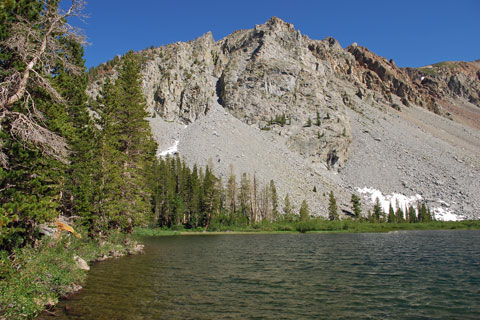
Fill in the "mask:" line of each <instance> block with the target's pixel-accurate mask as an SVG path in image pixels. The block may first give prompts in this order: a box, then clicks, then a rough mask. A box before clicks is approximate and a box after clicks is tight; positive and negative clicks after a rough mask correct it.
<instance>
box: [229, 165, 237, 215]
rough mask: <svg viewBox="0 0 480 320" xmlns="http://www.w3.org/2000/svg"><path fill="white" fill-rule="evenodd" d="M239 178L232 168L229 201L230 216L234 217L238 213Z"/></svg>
mask: <svg viewBox="0 0 480 320" xmlns="http://www.w3.org/2000/svg"><path fill="white" fill-rule="evenodd" d="M236 198H237V177H236V176H235V173H234V172H233V167H232V166H230V177H229V178H228V182H227V199H228V203H229V210H230V215H231V216H234V215H235V213H236V212H237V201H236V200H237V199H236Z"/></svg>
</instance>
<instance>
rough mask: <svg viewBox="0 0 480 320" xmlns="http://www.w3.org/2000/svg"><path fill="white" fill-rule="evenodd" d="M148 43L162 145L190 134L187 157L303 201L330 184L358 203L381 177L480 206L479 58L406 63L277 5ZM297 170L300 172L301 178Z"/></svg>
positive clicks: (381, 186) (152, 104)
mask: <svg viewBox="0 0 480 320" xmlns="http://www.w3.org/2000/svg"><path fill="white" fill-rule="evenodd" d="M138 55H139V57H141V59H142V61H143V67H142V70H143V71H142V74H143V77H144V79H143V90H144V94H145V97H146V100H147V104H148V106H149V108H150V110H151V112H152V113H155V114H156V117H155V118H152V119H150V121H151V124H152V128H153V131H154V133H155V135H156V137H157V141H158V142H159V144H160V149H161V150H165V149H167V148H168V147H171V146H172V145H173V143H174V142H175V141H178V142H177V146H178V151H179V153H180V155H181V156H184V157H185V158H186V159H187V162H190V164H193V163H198V164H200V165H207V164H208V163H209V162H210V163H212V162H213V163H214V166H215V170H216V171H217V172H218V174H219V175H220V176H221V177H223V178H224V181H226V180H227V179H226V178H228V175H229V174H230V171H231V170H230V165H233V166H236V167H238V168H236V170H235V171H236V174H237V176H240V174H241V173H242V172H247V173H250V174H252V175H253V174H258V175H259V180H260V181H262V182H268V181H269V180H270V179H274V180H276V177H280V178H278V179H277V180H279V181H278V184H279V193H280V195H281V196H282V197H284V196H285V195H286V193H290V194H291V195H294V196H295V198H296V201H297V202H296V204H297V207H298V203H299V202H300V201H301V200H302V198H305V199H307V200H308V202H309V205H310V206H311V207H312V208H313V210H312V211H315V212H317V213H318V214H321V215H325V214H326V203H327V199H326V197H325V196H324V194H326V193H328V192H329V191H330V190H333V191H335V193H336V194H337V196H338V198H339V202H340V205H341V207H342V208H343V209H344V210H348V207H349V203H348V202H349V196H350V194H351V193H353V192H358V191H357V190H358V188H363V187H372V188H375V189H378V190H382V191H384V192H385V193H393V192H399V193H403V194H409V195H415V194H419V195H421V196H422V197H423V199H425V200H426V201H428V202H429V203H430V204H431V205H432V206H433V207H435V206H436V207H438V208H441V209H443V210H447V209H448V210H451V211H455V212H456V213H457V214H458V215H465V216H467V217H474V216H478V213H477V212H479V209H480V199H479V196H478V195H476V192H475V188H477V187H478V188H479V189H480V186H479V185H478V180H480V179H478V178H479V177H480V175H479V168H480V165H479V163H478V162H479V161H478V159H479V158H480V145H479V143H478V141H480V133H479V131H478V130H479V129H480V128H479V127H478V125H479V123H480V107H479V105H478V94H479V92H480V90H478V88H480V86H479V81H478V79H476V78H475V75H477V73H476V72H477V71H476V69H475V68H476V62H472V63H468V62H465V63H463V62H462V63H454V67H448V65H450V64H440V65H438V64H434V65H432V67H431V68H432V70H433V71H434V72H429V71H430V70H426V69H422V68H419V69H414V68H399V67H397V66H396V65H395V63H394V61H393V60H387V59H385V58H383V57H380V56H378V55H376V54H374V53H373V52H371V51H369V50H368V49H367V48H364V47H361V46H358V45H356V44H355V43H354V44H352V45H350V46H349V47H347V48H345V49H344V48H342V47H341V46H340V44H339V43H338V42H337V41H336V40H335V39H333V38H331V37H328V38H326V39H324V40H312V39H310V38H309V37H308V36H306V35H302V34H301V33H300V31H298V30H295V28H294V26H293V25H292V24H289V23H287V22H284V21H283V20H281V19H279V18H276V17H273V18H271V19H269V20H268V21H267V22H266V23H265V24H262V25H256V26H255V27H254V28H253V29H246V30H238V31H235V32H234V33H232V34H231V35H229V36H226V37H225V38H223V39H221V40H218V41H216V42H215V40H214V39H213V36H212V34H211V33H206V34H204V35H203V36H201V37H199V38H197V39H195V40H192V41H189V42H177V43H175V44H170V45H167V46H164V47H159V48H154V49H148V50H144V51H142V52H139V53H138ZM472 64H473V65H472ZM436 65H437V66H436ZM423 68H426V67H423ZM428 69H430V68H428ZM467 71H468V72H467ZM465 72H466V73H467V74H465ZM100 83H101V81H100ZM96 86H97V88H98V84H97V85H96V84H95V83H93V84H92V86H91V90H90V92H91V95H92V96H95V95H96V94H97V92H98V90H97V89H96ZM422 110H428V112H425V111H422ZM282 117H283V119H284V121H281V119H282ZM202 119H206V120H202ZM229 119H230V120H231V121H230V120H229ZM277 120H280V121H277ZM199 121H200V122H199ZM172 122H174V123H177V124H173V123H172ZM220 122H228V123H230V125H231V127H232V128H231V129H232V130H231V131H232V132H237V135H235V134H231V133H229V132H228V130H227V128H225V127H222V126H221V125H220V124H219V123H220ZM194 124H196V125H195V126H193V125H194ZM185 126H186V127H185ZM220 132H221V134H220ZM220 135H221V136H220ZM247 136H248V137H249V138H248V139H246V138H245V137H247ZM419 137H420V138H419ZM244 138H245V139H244ZM402 138H408V139H409V140H410V141H408V142H405V141H403V140H404V139H402ZM477 138H478V139H477ZM416 140H418V141H416ZM192 141H195V143H192ZM249 141H250V142H249ZM266 141H269V142H268V143H267V142H266ZM249 144H250V145H251V148H250V149H252V150H257V151H256V152H257V154H251V153H250V152H249V148H248V145H249ZM232 146H235V147H233V148H232ZM285 147H286V148H287V149H285ZM362 148H363V149H364V150H362ZM375 148H378V149H377V150H376V149H375ZM365 149H367V150H368V152H365ZM262 150H268V152H262ZM405 150H406V151H407V153H405ZM378 152H380V153H384V154H383V155H382V154H377V153H378ZM390 153H392V154H390ZM387 154H390V155H388V156H387ZM404 154H410V157H405V158H403V155H404ZM445 155H447V156H445ZM282 156H284V157H285V160H282V159H283V158H282ZM395 157H397V158H398V159H395ZM412 157H413V160H412V159H411V158H412ZM269 158H271V159H275V161H276V162H282V161H283V162H285V164H286V167H285V168H283V167H282V170H278V168H275V166H271V165H270V164H269V163H268V159H269ZM241 159H243V160H242V161H240V160H241ZM260 159H261V160H260ZM265 159H267V160H265ZM425 159H427V160H425ZM407 163H408V166H407V165H405V164H407ZM366 166H367V167H366ZM412 168H418V170H413V169H412ZM415 171H417V173H415ZM286 172H289V175H296V176H298V177H300V178H299V179H298V181H296V182H295V183H293V182H292V181H290V180H291V178H290V179H289V178H288V175H286V174H285V173H286ZM418 172H420V174H419V173H418ZM452 177H454V178H455V179H452ZM417 178H418V181H415V180H416V179H417ZM277 180H276V182H277ZM382 180H385V181H382ZM314 187H315V189H318V190H320V192H319V193H314V192H313V191H312V190H313V189H314ZM477 190H478V189H477ZM463 194H465V196H464V195H463ZM444 203H448V206H447V205H445V204H444ZM364 205H370V204H369V203H368V201H367V199H365V203H364Z"/></svg>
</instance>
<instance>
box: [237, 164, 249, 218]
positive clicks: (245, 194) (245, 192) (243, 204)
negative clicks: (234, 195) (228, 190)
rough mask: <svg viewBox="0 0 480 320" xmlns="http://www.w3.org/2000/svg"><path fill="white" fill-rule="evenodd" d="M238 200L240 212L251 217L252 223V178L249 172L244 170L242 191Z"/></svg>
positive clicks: (241, 183) (241, 182)
mask: <svg viewBox="0 0 480 320" xmlns="http://www.w3.org/2000/svg"><path fill="white" fill-rule="evenodd" d="M238 198H239V199H238V202H239V204H240V213H241V215H242V216H243V217H246V218H247V219H249V223H251V222H252V221H251V218H250V217H251V206H250V202H251V195H250V179H248V177H247V174H246V173H245V172H244V173H243V174H242V178H241V181H240V193H239V195H238Z"/></svg>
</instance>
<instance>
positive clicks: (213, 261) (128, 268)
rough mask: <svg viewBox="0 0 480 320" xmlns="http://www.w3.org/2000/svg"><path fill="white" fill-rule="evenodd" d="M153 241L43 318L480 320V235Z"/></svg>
mask: <svg viewBox="0 0 480 320" xmlns="http://www.w3.org/2000/svg"><path fill="white" fill-rule="evenodd" d="M144 243H145V244H146V254H144V255H138V256H130V257H124V258H120V259H117V260H111V261H105V262H101V263H97V264H94V265H93V266H92V269H91V271H90V272H89V275H88V281H87V283H86V285H85V287H84V290H83V291H82V292H81V293H79V294H77V295H75V296H74V297H73V298H71V299H70V300H66V301H62V302H61V303H60V304H59V305H58V307H57V311H56V313H57V314H58V315H59V316H58V317H57V318H53V317H51V316H48V315H42V317H43V319H480V231H408V232H393V233H375V234H365V233H364V234H270V235H269V234H256V235H206V236H198V235H196V236H172V237H157V238H145V239H144ZM65 309H68V311H65Z"/></svg>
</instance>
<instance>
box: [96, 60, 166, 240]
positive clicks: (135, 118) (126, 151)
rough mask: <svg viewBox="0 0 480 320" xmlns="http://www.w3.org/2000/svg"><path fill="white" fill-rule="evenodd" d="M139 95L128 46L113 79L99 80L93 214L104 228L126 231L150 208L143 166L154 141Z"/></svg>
mask: <svg viewBox="0 0 480 320" xmlns="http://www.w3.org/2000/svg"><path fill="white" fill-rule="evenodd" d="M144 99H145V98H144V97H143V94H142V90H141V75H140V66H139V64H138V61H137V58H136V57H135V55H134V53H133V52H132V51H130V52H129V53H127V54H126V55H125V56H124V57H123V59H122V64H121V66H120V69H119V74H118V78H117V80H116V81H115V83H114V84H113V83H109V82H108V81H107V83H106V84H105V86H104V90H103V98H102V100H101V101H100V103H101V108H100V109H101V110H100V111H101V112H100V113H99V115H100V124H101V127H102V137H101V139H100V141H101V145H100V147H99V149H100V150H101V152H100V162H101V163H102V187H103V189H104V190H103V193H104V194H103V195H102V199H101V201H100V202H99V215H100V216H101V217H102V220H103V227H104V228H105V227H108V228H120V229H122V230H123V231H126V232H131V231H132V230H133V226H135V225H137V224H141V223H144V222H145V221H146V219H147V217H148V215H149V212H150V197H151V190H149V184H148V181H147V171H148V170H150V169H151V167H152V165H153V161H154V155H155V149H156V145H155V142H154V140H153V136H152V134H151V130H150V126H149V124H148V122H147V121H146V120H145V118H146V117H147V116H148V114H147V112H146V111H145V109H146V104H145V100H144ZM169 200H170V201H172V202H174V201H175V200H174V199H169Z"/></svg>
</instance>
